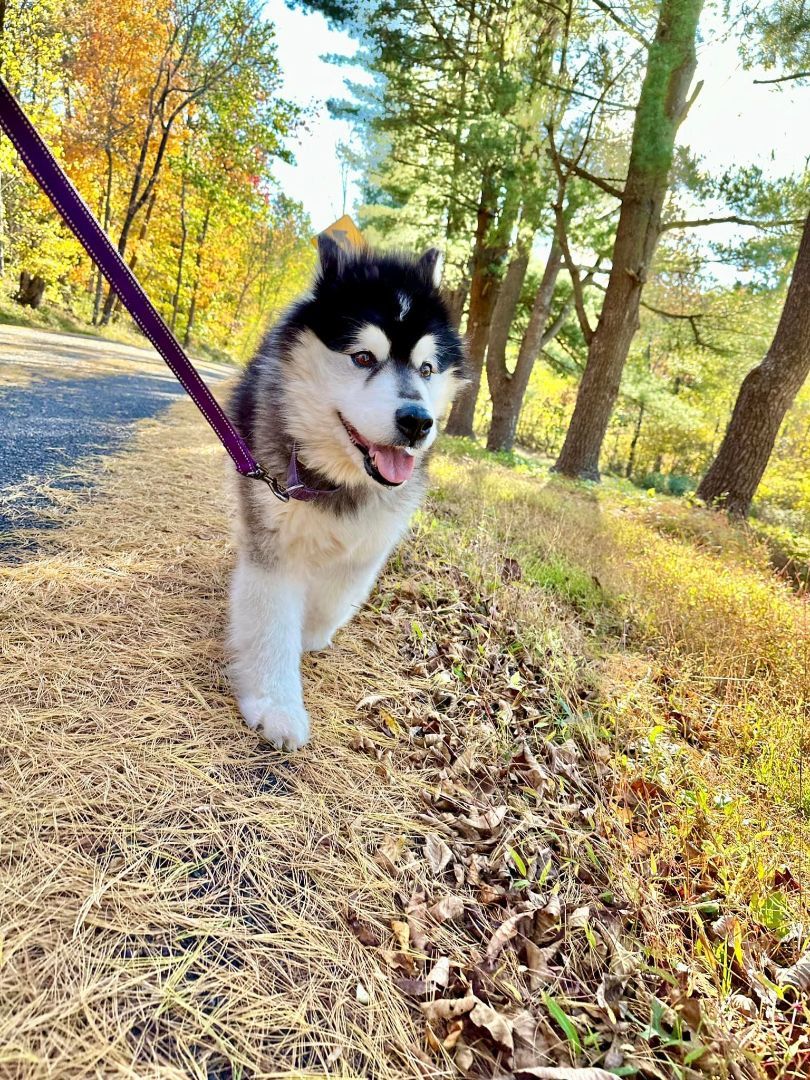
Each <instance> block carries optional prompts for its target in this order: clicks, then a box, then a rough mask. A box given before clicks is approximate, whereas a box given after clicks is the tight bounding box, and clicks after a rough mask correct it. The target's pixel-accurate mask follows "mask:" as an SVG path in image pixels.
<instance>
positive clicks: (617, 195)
mask: <svg viewBox="0 0 810 1080" xmlns="http://www.w3.org/2000/svg"><path fill="white" fill-rule="evenodd" d="M558 157H559V160H560V162H561V164H563V165H565V167H566V168H567V169H568V170H569V171H570V172H572V173H575V174H576V175H577V176H579V177H581V178H582V179H583V180H588V181H589V182H590V183H591V184H594V185H595V186H596V187H598V188H600V189H601V190H602V191H605V192H607V194H608V195H612V196H613V198H614V199H619V200H621V199H623V198H624V192H623V191H622V190H621V188H617V187H616V186H615V185H614V184H611V183H610V181H609V180H603V179H602V177H601V176H595V175H594V174H593V173H592V172H588V170H587V169H583V168H582V166H581V165H578V164H577V162H576V161H572V160H571V158H567V157H563V156H562V154H558Z"/></svg>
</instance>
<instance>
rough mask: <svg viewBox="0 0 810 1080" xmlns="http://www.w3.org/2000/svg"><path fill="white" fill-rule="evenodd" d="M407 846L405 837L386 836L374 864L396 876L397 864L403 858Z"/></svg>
mask: <svg viewBox="0 0 810 1080" xmlns="http://www.w3.org/2000/svg"><path fill="white" fill-rule="evenodd" d="M405 844H406V841H405V837H404V836H386V838H385V839H384V840H383V842H382V843H381V844H380V846H379V849H378V850H377V853H376V855H375V856H374V862H375V863H376V864H377V865H378V866H381V867H382V868H383V870H387V871H388V873H389V874H396V873H397V863H398V862H399V860H400V859H401V858H402V853H403V851H404V850H405Z"/></svg>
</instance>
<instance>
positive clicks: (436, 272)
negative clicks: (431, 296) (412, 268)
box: [417, 248, 444, 289]
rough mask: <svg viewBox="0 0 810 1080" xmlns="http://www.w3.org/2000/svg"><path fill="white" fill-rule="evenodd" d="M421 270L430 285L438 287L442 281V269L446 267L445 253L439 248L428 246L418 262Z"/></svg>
mask: <svg viewBox="0 0 810 1080" xmlns="http://www.w3.org/2000/svg"><path fill="white" fill-rule="evenodd" d="M417 266H418V267H419V272H420V274H421V275H422V277H423V278H424V279H425V281H426V282H427V283H428V285H432V286H433V288H434V289H438V288H439V286H440V285H441V283H442V270H443V269H444V255H442V253H441V252H440V251H439V249H438V248H428V250H427V251H426V252H425V254H424V255H423V256H422V258H421V259H420V260H419V262H418V263H417Z"/></svg>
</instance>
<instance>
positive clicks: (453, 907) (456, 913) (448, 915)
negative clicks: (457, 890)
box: [428, 894, 464, 924]
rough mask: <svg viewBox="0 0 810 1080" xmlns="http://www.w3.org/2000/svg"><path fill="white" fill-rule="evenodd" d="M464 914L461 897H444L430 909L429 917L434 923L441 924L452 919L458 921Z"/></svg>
mask: <svg viewBox="0 0 810 1080" xmlns="http://www.w3.org/2000/svg"><path fill="white" fill-rule="evenodd" d="M463 914H464V901H463V900H462V899H461V897H460V896H453V895H452V894H450V895H448V896H443V897H442V898H441V900H439V901H437V902H436V903H435V904H433V906H432V907H429V908H428V915H430V917H431V918H432V919H433V921H434V922H437V923H439V924H441V923H445V922H448V921H449V920H450V919H458V918H460V916H462V915H463Z"/></svg>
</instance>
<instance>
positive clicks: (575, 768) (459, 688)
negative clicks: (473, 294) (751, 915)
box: [0, 403, 800, 1080]
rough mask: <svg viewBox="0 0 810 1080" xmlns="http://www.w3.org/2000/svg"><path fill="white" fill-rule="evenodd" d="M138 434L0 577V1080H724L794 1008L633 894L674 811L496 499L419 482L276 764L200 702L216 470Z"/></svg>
mask: <svg viewBox="0 0 810 1080" xmlns="http://www.w3.org/2000/svg"><path fill="white" fill-rule="evenodd" d="M170 417H171V423H166V422H165V421H161V422H149V423H145V424H143V425H142V426H141V429H140V435H139V437H138V439H137V441H136V443H135V446H134V448H133V449H132V450H131V451H130V452H127V453H124V454H120V455H117V456H116V457H113V458H110V459H107V460H106V461H105V463H104V467H103V475H102V478H101V480H100V482H99V483H98V485H97V486H96V487H95V488H94V489H92V490H91V491H89V492H88V491H83V492H81V493H76V492H65V491H57V492H54V498H55V499H56V500H57V501H58V503H59V505H60V507H61V510H62V513H63V514H64V515H65V527H64V528H63V529H62V530H60V531H59V532H58V533H55V532H54V533H49V534H47V535H45V537H44V540H43V544H44V547H43V550H42V552H41V553H40V554H38V555H37V556H36V557H34V558H31V559H25V558H23V559H22V560H21V561H20V562H18V563H16V564H14V565H9V566H6V567H4V568H3V569H2V575H1V576H0V590H1V591H0V597H2V601H1V602H2V641H1V642H0V644H1V645H2V667H0V698H1V699H2V701H3V707H2V711H1V712H0V1003H2V1004H0V1072H2V1073H3V1074H4V1075H9V1076H15V1077H17V1076H20V1077H22V1076H31V1077H35V1076H36V1077H40V1076H58V1077H77V1078H78V1077H82V1078H84V1077H88V1076H104V1077H108V1076H130V1077H135V1076H155V1077H158V1076H159V1077H165V1078H171V1077H177V1078H179V1077H188V1076H193V1077H205V1078H212V1080H213V1078H217V1080H225V1078H226V1077H271V1076H346V1077H350V1076H351V1077H360V1076H362V1077H375V1078H385V1080H388V1078H392V1080H393V1078H401V1077H410V1076H414V1077H416V1076H435V1077H439V1076H452V1075H458V1074H459V1073H466V1074H467V1075H474V1076H510V1075H513V1076H515V1077H522V1076H529V1075H540V1076H541V1075H549V1076H560V1077H562V1076H564V1075H566V1074H565V1073H564V1072H556V1073H555V1072H550V1073H548V1074H543V1073H542V1072H534V1073H532V1072H531V1071H530V1070H532V1069H535V1070H538V1069H539V1070H542V1069H552V1070H553V1069H565V1068H572V1067H575V1066H581V1067H585V1066H588V1065H592V1066H595V1067H599V1068H603V1069H604V1068H610V1069H613V1070H618V1074H619V1075H638V1076H643V1077H657V1078H663V1080H668V1078H669V1077H674V1076H678V1077H682V1078H690V1077H698V1076H701V1075H702V1076H734V1077H740V1076H755V1075H758V1074H759V1072H760V1067H759V1065H758V1064H757V1062H758V1061H760V1060H762V1059H763V1057H764V1055H765V1054H766V1053H770V1054H771V1057H773V1054H774V1051H772V1050H771V1049H769V1047H770V1043H769V1042H768V1040H769V1038H770V1032H769V1025H770V1026H773V1027H776V1026H777V1025H781V1026H780V1028H779V1030H780V1033H781V1034H780V1038H781V1035H783V1034H784V1028H785V1024H786V1023H787V1021H786V1020H785V1015H786V1014H787V1013H788V1012H789V1010H790V1008H793V1006H792V1005H790V1003H788V1004H787V1005H786V1004H785V1003H784V1002H783V1001H781V1000H779V1001H775V1000H772V997H773V991H770V993H771V995H772V996H771V997H767V995H766V999H765V1001H764V1004H763V1005H762V1011H761V1013H760V1011H759V1010H760V1002H759V1001H755V1002H754V1006H755V1012H756V1018H755V1019H752V1018H751V1017H747V1016H746V1015H745V1014H744V1013H743V1012H741V1011H740V1008H735V1007H733V1006H732V1005H729V1000H730V995H731V993H733V992H738V984H739V976H735V975H734V973H733V970H732V969H733V961H730V962H729V963H728V965H727V967H728V970H729V973H730V974H729V976H728V979H729V986H730V989H728V988H727V987H725V986H724V985H719V983H716V981H715V973H714V971H713V970H712V969H711V968H709V967H708V966H707V964H705V963H697V962H696V960H695V951H696V950H698V949H700V948H707V949H708V950H709V951H710V952H712V954H713V955H714V954H716V953H717V950H719V949H721V948H722V943H723V942H724V941H726V940H729V938H728V934H725V932H724V931H723V929H722V927H721V928H720V929H718V930H713V929H712V928H711V927H708V926H707V925H706V922H705V920H704V923H703V925H702V926H699V925H698V922H697V921H696V919H697V918H698V917H700V909H699V905H700V904H705V903H708V902H710V900H709V899H708V897H707V890H706V889H704V888H702V887H701V888H695V890H694V891H693V892H692V893H689V894H688V895H687V894H684V895H681V896H679V897H677V898H676V900H673V897H672V895H671V894H669V893H667V891H666V889H665V887H664V884H663V878H664V877H665V875H664V874H663V873H661V872H659V871H658V870H653V869H652V868H651V864H650V856H651V848H650V847H649V846H645V842H644V840H643V837H644V836H645V835H647V836H653V835H654V830H653V827H652V818H651V822H650V823H649V827H642V825H641V824H640V819H641V816H642V815H644V814H647V813H648V811H649V812H650V814H652V812H653V811H652V809H651V807H652V805H653V804H654V803H655V804H657V803H661V804H662V805H669V804H670V803H672V802H674V799H675V797H676V795H675V791H676V789H675V787H673V790H672V791H669V790H668V789H666V788H664V786H663V785H662V786H661V794H660V795H659V794H658V793H654V792H652V791H645V790H644V789H638V788H636V789H634V788H633V786H632V785H633V781H634V780H635V779H636V772H628V773H627V774H626V775H624V774H623V773H622V771H621V768H620V767H619V768H617V761H619V758H616V760H612V753H611V751H610V750H609V749H608V748H607V746H606V745H605V743H604V741H603V740H604V739H605V738H606V737H607V738H610V737H611V732H610V730H609V728H608V727H607V726H606V719H605V713H604V710H605V708H606V703H607V702H608V700H609V698H610V694H609V693H608V690H606V689H605V688H604V686H603V685H602V684H600V682H599V679H601V678H603V677H604V675H603V673H602V670H601V666H600V664H599V663H598V662H597V660H598V656H599V652H600V650H601V649H602V648H603V645H602V639H601V637H600V634H601V633H602V629H601V628H600V624H599V621H598V619H597V618H595V617H593V618H592V617H591V616H590V614H589V608H588V605H587V604H586V603H585V602H584V601H583V602H582V604H581V606H580V608H579V609H578V608H577V607H576V605H574V604H572V603H571V599H570V597H560V596H559V595H557V594H555V592H554V590H552V589H549V588H545V587H543V586H542V585H537V584H533V583H532V582H531V581H527V580H525V579H524V574H523V569H522V567H521V566H520V563H519V561H516V559H517V556H515V557H514V558H513V556H512V554H511V553H510V548H511V547H512V546H513V545H514V548H515V551H516V552H517V555H518V556H519V555H520V553H521V552H522V551H524V550H525V549H524V547H523V546H522V545H525V543H526V541H527V539H529V538H530V537H531V536H532V535H533V534H531V533H529V532H528V531H527V529H528V527H529V524H528V521H527V518H526V516H525V515H526V513H528V508H529V507H530V506H531V505H532V504H531V498H530V495H529V492H528V491H527V490H525V489H524V488H523V487H521V486H520V484H517V485H516V486H515V489H514V491H510V492H506V494H504V499H508V500H510V501H512V502H514V503H515V504H516V506H519V507H521V509H520V512H519V513H516V514H515V515H514V516H513V515H512V513H511V512H507V511H506V510H505V509H504V506H503V505H502V504H503V500H500V501H499V499H498V498H496V497H495V495H496V492H495V489H494V488H492V489H491V490H490V488H489V485H491V484H494V483H496V482H497V483H499V484H500V485H501V488H502V489H504V490H505V485H504V478H503V477H501V478H500V480H498V479H497V478H496V479H493V476H494V475H495V474H492V475H491V476H488V475H486V474H485V475H479V474H478V473H475V472H474V470H470V471H469V473H468V477H469V481H465V483H466V482H470V483H472V484H474V485H475V490H476V502H475V504H474V506H471V509H472V511H473V512H474V513H473V515H472V516H470V515H468V516H467V517H465V518H463V519H461V518H459V516H458V514H457V513H456V510H455V509H454V505H455V504H454V505H453V506H451V505H450V501H451V500H452V499H453V497H454V496H453V492H452V491H451V490H450V489H449V488H448V483H447V475H446V474H443V473H442V469H441V463H440V468H439V474H440V480H441V483H440V487H439V491H438V501H437V502H436V503H435V505H434V507H433V509H430V508H429V509H428V510H427V511H426V512H425V513H424V514H423V515H422V516H421V519H420V523H419V526H418V529H417V532H416V536H415V538H414V539H413V540H412V541H411V542H409V543H407V544H405V545H403V546H402V548H401V549H400V552H399V554H398V556H397V558H396V559H395V560H394V562H393V564H392V566H391V568H390V569H389V571H388V572H387V573H386V575H385V576H384V578H383V580H382V582H381V583H380V586H379V588H378V589H377V591H376V592H375V594H374V597H373V599H372V602H371V604H370V605H369V607H368V608H367V609H366V610H365V611H364V612H363V613H362V614H361V616H360V617H359V618H358V619H357V621H356V622H355V623H354V624H353V626H352V628H351V629H350V630H348V631H346V632H344V633H343V634H342V635H340V637H339V640H338V643H337V645H336V647H335V648H334V649H333V650H331V651H330V652H329V653H328V654H327V655H324V656H320V657H316V658H311V659H309V660H308V661H307V664H306V672H305V674H306V698H307V702H308V705H309V708H310V710H311V712H312V714H313V717H314V720H315V725H314V728H315V734H314V740H313V743H312V744H311V746H309V747H308V748H306V749H305V750H304V751H302V752H301V753H299V754H296V755H294V756H284V755H281V754H278V753H275V752H272V751H270V750H268V749H267V748H266V747H264V746H263V745H262V744H261V743H259V742H258V741H257V740H256V738H255V737H254V736H253V735H252V734H251V733H250V732H248V731H247V730H245V729H244V728H243V726H242V725H241V723H240V721H239V719H238V716H237V714H236V710H235V708H234V705H233V702H232V700H231V698H230V695H229V692H228V688H227V685H226V683H225V678H224V664H223V660H224V658H223V655H222V650H221V639H222V625H223V617H224V591H225V583H226V577H227V573H228V569H229V565H230V558H231V556H230V551H229V547H228V543H227V540H226V518H227V514H226V508H225V507H224V506H223V504H222V499H221V493H220V489H221V477H222V470H221V466H220V454H219V451H218V450H217V448H216V447H215V446H214V445H213V442H212V437H210V436H209V435H208V433H207V432H206V430H205V429H204V427H203V426H202V425H201V423H200V421H199V418H198V417H197V415H196V413H194V411H193V409H192V406H191V405H189V404H187V403H183V404H180V405H178V406H175V407H173V409H172V411H171V413H170ZM99 468H100V466H99V464H98V463H96V464H94V466H93V471H94V472H95V473H96V474H97V473H98V471H99ZM465 492H466V489H463V490H462V491H461V494H462V495H463V496H464V498H467V495H466V494H465ZM533 497H534V496H532V498H533ZM539 498H541V499H547V498H551V497H550V496H548V495H546V494H541V495H540V496H539ZM468 501H469V500H468ZM552 505H553V503H551V502H550V503H549V513H551V507H552ZM566 505H567V509H566V508H563V509H561V510H559V513H558V515H557V517H555V518H554V524H553V526H551V528H552V532H551V533H549V532H548V531H546V533H545V534H544V536H545V539H544V543H546V544H547V545H548V546H549V548H548V549H549V550H551V546H552V545H553V543H557V542H558V541H559V540H566V539H567V537H568V536H569V534H570V533H571V532H573V531H575V527H576V526H577V525H578V524H581V522H582V515H583V511H582V508H581V506H580V505H579V504H575V503H571V504H570V505H568V504H566ZM434 511H435V512H434ZM532 512H533V513H534V514H535V519H532V520H533V521H535V525H536V523H537V520H539V518H536V515H537V510H536V508H535V509H534V510H533V511H532ZM544 513H545V511H544ZM560 514H561V515H562V518H561V519H560V518H559V515H560ZM454 515H455V517H454ZM552 516H553V515H552ZM541 517H542V515H541ZM543 520H551V518H550V517H549V518H548V519H546V518H543ZM504 529H505V530H506V532H507V534H508V535H507V537H506V540H505V539H504V536H503V530H504ZM553 530H558V531H553ZM591 535H593V534H591ZM590 543H591V541H590V540H589V539H588V537H587V536H583V539H582V547H583V550H584V549H586V548H588V547H589V545H590ZM574 555H575V552H571V551H569V561H570V563H571V565H575V564H576V560H575V558H574ZM532 557H533V558H534V559H535V560H537V568H538V572H539V565H540V562H541V561H542V558H543V556H542V554H541V553H538V552H537V551H535V554H534V556H532ZM529 561H530V562H531V560H529ZM603 586H604V583H599V584H598V588H599V589H600V590H602V589H603ZM595 587H597V586H595ZM616 679H617V682H618V683H620V684H621V686H622V687H623V688H626V686H627V684H628V680H627V678H626V677H625V674H621V676H619V675H616ZM642 681H643V680H637V682H642ZM645 685H646V684H645ZM648 741H649V740H648ZM659 746H660V744H659ZM618 750H619V756H621V755H622V754H623V755H624V756H625V758H627V754H628V748H627V745H624V746H622V747H621V748H618ZM638 756H639V757H640V756H641V751H640V750H639V751H638ZM619 765H621V762H620V761H619ZM645 775H646V774H645ZM633 799H634V800H635V801H632V800H633ZM655 821H656V822H657V826H656V827H659V828H661V829H663V828H664V824H663V823H664V821H665V819H664V818H662V817H661V816H660V815H658V816H657V817H656V818H655ZM695 835H697V834H695ZM693 839H694V836H693ZM677 842H678V837H677V836H675V837H674V838H672V839H671V846H672V847H673V858H674V857H675V855H676V854H677V852H676V851H675V848H676V847H677ZM666 850H668V849H666ZM659 865H660V864H659ZM673 865H674V864H673ZM711 887H712V888H714V886H713V885H712V886H711ZM714 901H715V894H714V893H712V894H711V902H714ZM685 928H687V929H686V930H685ZM729 933H731V935H732V936H731V939H730V940H732V945H731V946H728V948H731V949H732V951H733V932H731V931H729ZM746 955H748V954H747V953H746ZM777 960H778V962H780V963H782V964H787V963H788V962H790V955H789V950H787V951H784V952H783V953H782V954H779V956H778V957H777ZM776 962H777V961H776V960H774V961H772V964H775V963H776ZM768 971H770V972H771V974H774V968H773V966H772V967H771V968H769V969H768ZM735 978H737V982H734V979H735ZM738 1004H739V1003H738ZM745 1008H747V1006H745ZM796 1009H798V1006H797V1007H796ZM790 1015H793V1014H790ZM798 1015H799V1014H798V1011H797V1012H796V1016H798ZM797 1038H798V1036H797ZM773 1045H774V1046H779V1047H782V1046H783V1042H778V1043H774V1044H773ZM794 1057H795V1055H794ZM574 1075H576V1074H574ZM585 1075H587V1074H585ZM595 1075H597V1076H599V1075H600V1074H598V1073H597V1074H595ZM771 1075H773V1076H776V1075H780V1076H789V1075H791V1074H790V1073H789V1072H786V1071H782V1072H781V1073H779V1072H777V1071H775V1070H772V1071H771ZM792 1075H796V1076H798V1075H800V1074H799V1073H794V1074H792ZM583 1080H584V1077H583Z"/></svg>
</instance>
